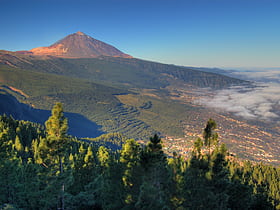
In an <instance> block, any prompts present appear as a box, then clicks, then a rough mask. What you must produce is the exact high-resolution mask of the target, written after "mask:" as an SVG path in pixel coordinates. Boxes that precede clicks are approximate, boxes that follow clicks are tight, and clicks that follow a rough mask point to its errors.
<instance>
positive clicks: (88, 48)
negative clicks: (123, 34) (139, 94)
mask: <svg viewBox="0 0 280 210" xmlns="http://www.w3.org/2000/svg"><path fill="white" fill-rule="evenodd" d="M28 53H32V54H33V55H39V56H40V55H51V56H56V57H63V58H95V57H98V56H111V57H123V58H132V56H130V55H128V54H125V53H123V52H121V51H120V50H118V49H117V48H115V47H113V46H111V45H109V44H106V43H104V42H102V41H99V40H96V39H94V38H92V37H90V36H88V35H86V34H85V33H83V32H80V31H78V32H76V33H74V34H70V35H68V36H66V37H65V38H63V39H61V40H60V41H58V42H56V43H54V44H53V45H51V46H49V47H38V48H33V49H32V50H29V51H28Z"/></svg>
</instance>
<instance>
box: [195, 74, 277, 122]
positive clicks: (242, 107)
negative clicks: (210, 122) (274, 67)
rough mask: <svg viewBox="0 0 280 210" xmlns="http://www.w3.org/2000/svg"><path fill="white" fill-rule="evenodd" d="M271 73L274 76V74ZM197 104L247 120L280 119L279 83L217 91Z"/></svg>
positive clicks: (258, 84)
mask: <svg viewBox="0 0 280 210" xmlns="http://www.w3.org/2000/svg"><path fill="white" fill-rule="evenodd" d="M273 73H274V74H273V75H274V76H275V75H276V73H275V72H273ZM278 73H279V72H278ZM269 75H270V74H269ZM253 76H256V75H253ZM274 78H275V77H274ZM279 79H280V77H279ZM197 102H198V103H200V104H201V105H206V106H208V107H211V108H215V109H218V110H221V111H226V112H231V113H233V114H235V115H237V116H242V117H244V118H247V119H263V120H273V119H274V120H275V119H277V118H278V119H280V110H279V108H280V83H275V82H274V83H271V82H269V83H256V86H255V87H232V88H229V89H226V90H220V91H217V92H215V93H214V95H213V96H212V97H203V98H201V99H200V100H199V101H197Z"/></svg>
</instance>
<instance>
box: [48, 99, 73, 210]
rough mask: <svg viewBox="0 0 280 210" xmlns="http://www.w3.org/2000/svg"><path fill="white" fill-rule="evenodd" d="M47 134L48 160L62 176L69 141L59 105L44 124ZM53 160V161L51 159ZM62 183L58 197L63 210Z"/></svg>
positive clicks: (65, 121) (56, 105) (60, 105)
mask: <svg viewBox="0 0 280 210" xmlns="http://www.w3.org/2000/svg"><path fill="white" fill-rule="evenodd" d="M45 126H46V133H47V139H46V143H47V149H48V158H49V159H50V160H51V162H52V163H58V164H59V165H58V167H57V168H58V171H59V173H58V174H59V176H61V177H62V176H63V172H64V170H63V159H64V155H65V151H66V150H67V147H68V146H69V139H68V136H67V130H68V123H67V119H66V118H65V117H64V114H63V107H62V104H61V103H56V104H55V105H54V107H53V109H52V115H51V116H50V117H49V119H48V120H47V121H46V123H45ZM53 158H54V159H53ZM64 188H65V186H64V183H62V185H61V193H60V194H61V195H60V203H59V206H60V209H62V210H64V208H65V206H64V190H65V189H64Z"/></svg>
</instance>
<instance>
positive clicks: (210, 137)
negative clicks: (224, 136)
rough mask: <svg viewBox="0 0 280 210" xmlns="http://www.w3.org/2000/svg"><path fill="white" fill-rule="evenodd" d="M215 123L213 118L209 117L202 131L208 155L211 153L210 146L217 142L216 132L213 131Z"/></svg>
mask: <svg viewBox="0 0 280 210" xmlns="http://www.w3.org/2000/svg"><path fill="white" fill-rule="evenodd" d="M216 128H217V124H216V122H215V121H214V120H213V119H211V118H210V119H209V120H208V122H207V124H206V127H205V128H204V131H203V138H204V145H205V146H206V147H208V155H209V156H210V155H211V146H212V145H215V144H217V143H218V134H217V133H214V130H215V129H216Z"/></svg>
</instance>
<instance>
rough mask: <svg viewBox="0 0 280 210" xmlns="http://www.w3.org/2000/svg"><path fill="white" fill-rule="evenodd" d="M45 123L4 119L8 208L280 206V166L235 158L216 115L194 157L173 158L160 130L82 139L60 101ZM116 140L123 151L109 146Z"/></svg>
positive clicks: (1, 198) (3, 202) (2, 165)
mask: <svg viewBox="0 0 280 210" xmlns="http://www.w3.org/2000/svg"><path fill="white" fill-rule="evenodd" d="M56 122H59V123H56ZM45 125H46V127H45V129H44V128H43V127H42V126H41V125H38V124H34V123H31V122H27V121H17V120H14V119H12V118H9V117H6V116H0V140H1V141H0V157H1V158H0V170H1V174H0V206H1V208H13V209H56V208H60V209H280V194H279V193H280V189H279V187H280V183H279V178H280V169H279V168H276V167H273V166H269V165H263V164H256V163H251V162H249V161H245V162H241V161H239V160H237V159H235V158H233V157H231V156H229V153H228V152H227V149H226V147H225V145H224V144H220V143H219V141H218V138H217V134H216V132H215V128H216V125H215V122H214V121H213V120H209V121H208V122H207V124H206V126H205V128H204V132H203V139H197V141H196V142H195V144H194V146H193V150H192V155H191V157H190V158H189V159H187V160H185V159H183V158H182V157H181V156H178V155H176V153H174V154H173V157H172V158H168V157H167V156H166V154H164V152H163V145H162V141H161V139H160V138H159V136H158V135H154V136H153V137H151V138H150V139H149V142H148V143H147V144H145V145H142V146H140V145H139V143H137V142H136V141H134V140H133V139H129V140H126V139H124V138H123V137H121V136H120V135H118V134H110V135H103V136H101V137H99V138H98V139H97V140H93V141H90V140H87V141H79V140H78V139H77V138H74V137H71V136H69V135H67V129H68V125H67V119H66V118H65V117H64V115H63V109H62V106H61V104H56V105H55V106H54V108H53V110H52V115H51V116H50V117H49V119H48V120H47V121H46V124H45ZM114 136H115V137H114ZM114 138H116V139H117V141H118V142H123V143H122V149H121V150H110V149H109V148H108V147H106V146H104V145H106V144H103V142H106V141H108V143H114ZM102 139H103V140H102ZM98 142H100V143H101V145H100V144H98ZM211 145H212V146H211Z"/></svg>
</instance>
